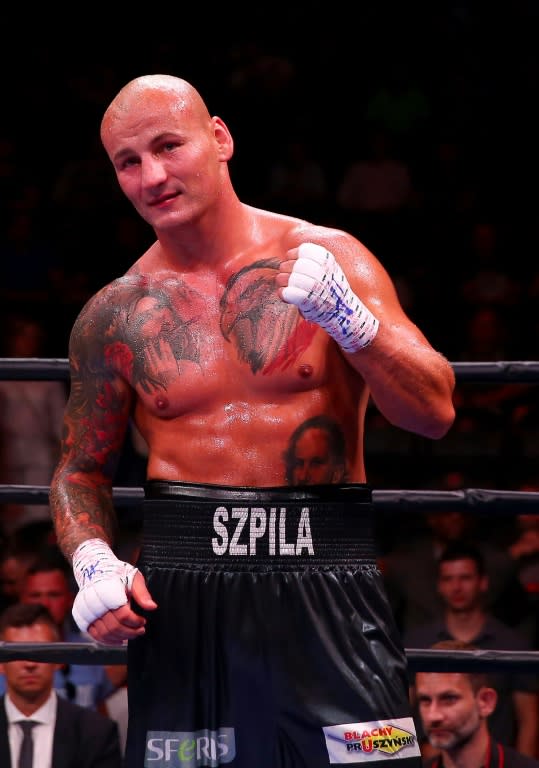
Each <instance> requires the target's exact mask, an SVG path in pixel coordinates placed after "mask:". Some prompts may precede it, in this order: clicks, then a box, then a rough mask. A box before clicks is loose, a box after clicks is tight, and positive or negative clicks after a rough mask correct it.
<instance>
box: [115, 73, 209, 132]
mask: <svg viewBox="0 0 539 768" xmlns="http://www.w3.org/2000/svg"><path fill="white" fill-rule="evenodd" d="M147 109H152V110H156V109H166V110H167V111H168V112H169V113H170V114H171V115H173V114H176V115H177V116H178V117H182V116H189V118H190V119H192V120H195V121H198V120H200V121H201V122H202V123H207V122H208V121H209V120H210V119H211V118H210V114H209V112H208V108H207V107H206V104H205V103H204V100H203V99H202V97H201V95H200V94H199V92H198V91H197V90H196V88H194V87H193V86H192V85H191V84H190V83H188V82H187V80H182V78H180V77H174V76H173V75H142V76H141V77H136V78H135V79H134V80H131V81H130V82H128V83H127V84H126V85H124V86H123V88H122V89H121V90H120V91H119V92H118V94H117V95H116V96H115V97H114V99H113V100H112V101H111V103H110V104H109V106H108V107H107V109H106V111H105V114H104V115H103V119H102V121H101V140H102V141H103V143H104V144H105V146H106V139H107V137H108V135H109V134H110V133H111V131H112V130H113V129H114V127H115V125H116V124H117V123H118V122H119V121H122V120H124V119H125V118H126V117H127V116H129V115H132V114H137V113H138V112H140V113H141V114H144V112H145V110H147Z"/></svg>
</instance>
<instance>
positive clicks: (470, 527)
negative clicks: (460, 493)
mask: <svg viewBox="0 0 539 768" xmlns="http://www.w3.org/2000/svg"><path fill="white" fill-rule="evenodd" d="M464 485H465V480H464V477H463V475H462V474H461V473H459V472H452V473H448V474H447V475H446V476H444V477H443V478H442V479H441V482H440V484H439V487H440V488H441V489H446V490H455V489H458V488H462V487H464ZM461 540H465V541H467V542H469V543H470V544H472V545H473V546H477V547H478V548H479V550H480V552H481V555H482V557H483V560H484V562H485V567H486V573H487V576H488V580H489V589H488V593H487V594H486V595H485V598H486V608H487V609H488V610H489V611H490V612H491V613H492V614H493V615H494V616H495V617H496V618H497V619H499V620H500V621H502V622H504V623H505V624H508V625H510V626H518V627H524V626H526V621H525V617H527V615H528V613H529V611H530V604H529V602H528V598H527V595H526V593H525V592H524V590H523V588H522V585H521V583H520V581H519V579H518V573H517V568H516V564H515V562H514V560H513V559H512V558H511V557H510V555H509V554H508V553H507V551H506V550H505V548H503V547H501V546H498V545H496V544H495V543H494V542H493V541H490V540H488V539H487V538H486V536H485V534H484V528H482V527H481V526H480V523H479V518H478V515H477V513H470V512H466V511H464V510H462V511H461V510H457V509H455V510H447V511H442V510H438V511H437V510H436V509H435V508H433V509H432V511H431V512H425V513H423V514H422V516H421V518H420V524H419V527H418V529H416V531H415V532H414V533H413V534H411V535H410V536H408V537H404V538H401V540H400V541H398V542H397V543H396V545H395V546H394V547H393V549H391V550H390V551H389V552H387V554H385V555H384V557H383V560H382V567H383V572H384V578H385V582H386V587H387V591H388V597H389V600H390V602H391V604H392V606H393V610H394V612H395V615H396V617H397V620H398V623H399V627H400V629H401V632H402V633H403V634H406V633H407V632H410V631H411V630H413V629H414V628H415V627H417V626H419V625H422V624H426V623H427V622H431V621H436V620H439V619H440V617H441V616H442V614H443V602H442V600H441V598H440V595H439V593H438V590H437V575H438V559H439V557H440V555H441V554H442V552H443V551H444V550H445V548H446V547H447V546H448V545H450V544H452V543H453V542H455V541H461Z"/></svg>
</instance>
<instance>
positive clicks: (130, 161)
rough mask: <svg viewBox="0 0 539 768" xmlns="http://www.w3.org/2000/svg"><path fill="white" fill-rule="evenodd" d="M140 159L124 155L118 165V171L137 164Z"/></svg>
mask: <svg viewBox="0 0 539 768" xmlns="http://www.w3.org/2000/svg"><path fill="white" fill-rule="evenodd" d="M139 163H140V161H139V159H138V157H126V158H124V159H123V160H122V161H121V163H119V165H118V170H119V171H124V170H126V169H127V168H131V167H132V166H134V165H139Z"/></svg>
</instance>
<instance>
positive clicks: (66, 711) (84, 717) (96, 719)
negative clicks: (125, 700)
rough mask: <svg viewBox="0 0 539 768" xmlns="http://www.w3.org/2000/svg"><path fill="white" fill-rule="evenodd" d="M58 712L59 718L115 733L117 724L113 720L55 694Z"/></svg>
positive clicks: (93, 729) (89, 727) (95, 730)
mask: <svg viewBox="0 0 539 768" xmlns="http://www.w3.org/2000/svg"><path fill="white" fill-rule="evenodd" d="M57 701H58V712H57V716H58V718H61V719H64V720H66V719H69V720H71V722H75V721H76V722H78V723H79V724H80V725H81V726H82V727H84V728H88V729H91V730H92V731H93V732H101V733H113V734H114V733H117V731H118V726H117V724H116V722H115V721H114V720H112V719H111V718H110V717H107V715H104V714H103V713H102V712H99V711H98V710H95V709H92V708H91V707H85V706H83V705H82V704H76V703H75V702H74V701H68V700H67V699H64V698H63V697H62V696H57Z"/></svg>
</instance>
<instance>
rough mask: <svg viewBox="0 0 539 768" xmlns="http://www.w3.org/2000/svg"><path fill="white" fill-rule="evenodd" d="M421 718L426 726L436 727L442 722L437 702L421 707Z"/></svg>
mask: <svg viewBox="0 0 539 768" xmlns="http://www.w3.org/2000/svg"><path fill="white" fill-rule="evenodd" d="M421 717H422V719H423V720H424V721H425V725H436V723H439V722H440V721H441V719H442V714H441V712H440V709H439V708H438V706H437V705H436V702H431V703H430V704H422V705H421Z"/></svg>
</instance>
